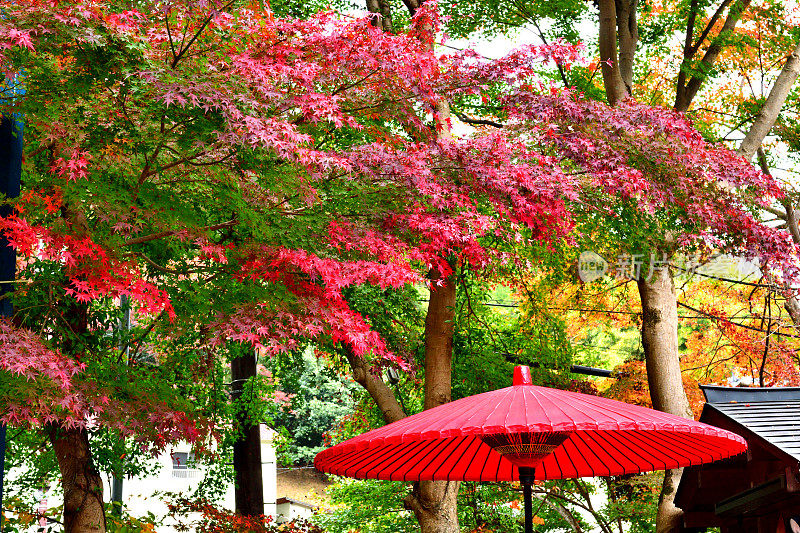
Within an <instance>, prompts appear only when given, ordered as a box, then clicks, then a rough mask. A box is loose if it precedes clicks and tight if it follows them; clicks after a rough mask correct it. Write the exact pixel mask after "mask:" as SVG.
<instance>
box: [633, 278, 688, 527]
mask: <svg viewBox="0 0 800 533" xmlns="http://www.w3.org/2000/svg"><path fill="white" fill-rule="evenodd" d="M637 284H638V287H639V296H640V298H641V301H642V346H643V347H644V354H645V364H646V367H647V382H648V384H649V386H650V398H651V400H652V402H653V407H654V408H656V409H658V410H659V411H664V412H667V413H671V414H673V415H677V416H683V417H686V418H692V411H691V408H690V406H689V400H688V399H687V397H686V391H685V390H684V389H683V379H682V378H681V366H680V360H679V358H678V304H677V300H676V298H675V285H674V283H673V280H672V275H671V274H670V272H669V270H667V269H664V270H659V271H656V272H654V273H653V277H652V278H651V279H650V280H645V279H640V280H638V282H637ZM681 472H682V469H675V470H667V471H666V472H665V474H664V485H663V487H662V490H661V495H660V497H659V499H658V514H657V516H656V531H658V533H662V532H664V533H666V532H669V531H673V530H674V531H677V530H678V529H677V528H678V526H679V525H680V519H681V516H682V514H683V512H682V511H681V510H680V509H679V508H678V507H675V504H674V503H673V500H674V499H675V491H676V490H677V489H678V481H680V477H681Z"/></svg>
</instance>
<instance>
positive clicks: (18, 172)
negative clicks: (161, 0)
mask: <svg viewBox="0 0 800 533" xmlns="http://www.w3.org/2000/svg"><path fill="white" fill-rule="evenodd" d="M22 129H23V127H22V123H21V122H18V121H17V120H15V119H14V118H13V117H6V116H3V117H0V195H2V196H5V197H6V198H16V197H17V196H19V187H20V180H21V177H22ZM12 212H13V210H12V208H11V206H9V205H0V216H1V217H3V218H5V217H8V216H9V215H11V213H12ZM16 271H17V252H16V250H14V248H12V247H11V246H9V245H8V240H7V239H6V237H5V236H4V235H3V236H0V316H4V317H12V316H14V307H13V305H12V304H11V299H10V298H7V297H4V296H6V293H8V292H11V291H12V290H13V288H14V287H13V285H14V277H15V275H16ZM5 467H6V425H5V424H0V530H2V529H3V514H2V506H3V478H4V477H5V469H6V468H5Z"/></svg>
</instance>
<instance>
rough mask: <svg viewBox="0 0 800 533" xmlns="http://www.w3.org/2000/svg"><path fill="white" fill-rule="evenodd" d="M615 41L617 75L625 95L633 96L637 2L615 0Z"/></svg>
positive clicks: (635, 0) (637, 38)
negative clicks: (617, 56) (617, 55)
mask: <svg viewBox="0 0 800 533" xmlns="http://www.w3.org/2000/svg"><path fill="white" fill-rule="evenodd" d="M615 4H616V8H617V40H618V41H619V74H620V78H622V83H623V84H624V85H625V95H626V96H630V95H632V94H633V65H634V62H635V59H636V47H637V45H638V44H639V26H638V24H637V18H636V8H637V6H638V5H639V0H616V2H615Z"/></svg>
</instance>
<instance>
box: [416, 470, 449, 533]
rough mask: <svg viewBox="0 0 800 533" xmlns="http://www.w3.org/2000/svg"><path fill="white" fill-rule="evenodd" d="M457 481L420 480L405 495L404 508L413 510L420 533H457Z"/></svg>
mask: <svg viewBox="0 0 800 533" xmlns="http://www.w3.org/2000/svg"><path fill="white" fill-rule="evenodd" d="M459 485H460V483H459V482H458V481H421V482H419V483H415V484H414V491H413V492H412V493H411V494H409V495H408V496H406V499H405V505H406V508H408V509H411V510H412V511H413V512H414V516H415V517H416V518H417V522H419V527H420V533H459V531H460V528H459V527H458V512H457V509H458V508H457V506H456V499H457V498H458V489H459Z"/></svg>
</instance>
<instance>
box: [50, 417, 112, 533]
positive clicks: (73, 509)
mask: <svg viewBox="0 0 800 533" xmlns="http://www.w3.org/2000/svg"><path fill="white" fill-rule="evenodd" d="M47 435H48V437H49V438H50V442H51V443H52V445H53V449H54V450H55V454H56V459H57V460H58V468H59V469H60V470H61V486H62V488H63V490H64V531H65V533H103V532H105V530H106V518H105V511H104V509H103V484H102V480H101V478H100V474H99V473H98V472H97V470H96V469H95V468H94V465H93V464H92V461H91V452H90V451H89V435H88V433H87V432H86V430H85V429H64V428H62V427H57V426H48V427H47Z"/></svg>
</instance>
